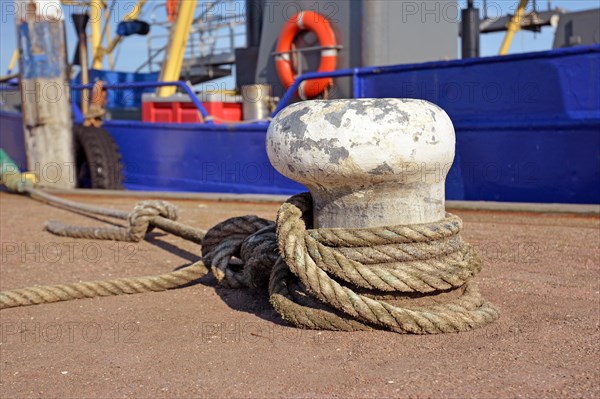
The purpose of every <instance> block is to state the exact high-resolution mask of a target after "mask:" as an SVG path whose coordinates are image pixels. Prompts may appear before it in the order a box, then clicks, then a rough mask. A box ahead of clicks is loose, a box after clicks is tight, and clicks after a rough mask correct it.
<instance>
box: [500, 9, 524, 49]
mask: <svg viewBox="0 0 600 399" xmlns="http://www.w3.org/2000/svg"><path fill="white" fill-rule="evenodd" d="M528 2H529V0H521V1H520V2H519V6H518V7H517V12H516V13H515V15H513V17H512V18H511V19H510V22H509V23H508V26H507V29H506V36H504V40H503V41H502V46H500V53H499V54H500V55H505V54H506V53H508V49H509V48H510V44H511V43H512V41H513V38H514V37H515V33H516V32H517V31H519V30H520V29H521V19H522V18H523V14H525V7H527V3H528Z"/></svg>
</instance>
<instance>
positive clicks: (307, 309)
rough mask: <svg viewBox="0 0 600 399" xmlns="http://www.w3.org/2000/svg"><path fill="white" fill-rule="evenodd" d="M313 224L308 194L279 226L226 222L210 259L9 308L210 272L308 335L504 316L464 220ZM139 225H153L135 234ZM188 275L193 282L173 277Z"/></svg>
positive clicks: (22, 297) (466, 323)
mask: <svg viewBox="0 0 600 399" xmlns="http://www.w3.org/2000/svg"><path fill="white" fill-rule="evenodd" d="M169 205H170V204H169ZM148 209H151V211H149V210H148ZM134 214H135V215H137V216H135V217H134V216H132V215H134ZM159 215H160V216H163V217H164V216H167V217H169V216H171V217H173V216H175V215H176V211H173V210H172V209H171V208H169V207H168V206H167V205H163V204H160V206H159V205H158V204H157V203H156V202H154V203H151V204H149V203H141V204H138V206H136V208H134V211H133V212H132V213H131V214H130V217H129V228H126V229H123V228H120V230H118V229H117V230H115V229H114V228H112V230H110V231H111V232H112V233H114V234H112V235H111V234H108V235H107V234H106V232H107V231H109V230H106V231H105V230H101V233H97V232H95V231H93V230H82V229H81V228H72V227H69V226H62V225H61V229H60V234H61V235H62V234H65V235H69V234H81V232H82V231H85V234H88V235H86V237H88V238H101V239H119V240H131V239H132V238H134V239H138V238H139V237H141V238H143V236H144V234H145V232H146V231H147V229H148V226H149V225H150V223H151V221H152V218H153V217H157V216H159ZM140 220H141V222H139V221H140ZM311 220H312V200H311V197H310V194H308V193H305V194H300V195H297V196H293V197H291V198H290V199H289V200H288V201H287V202H286V203H284V204H283V205H282V206H281V207H280V209H279V212H278V215H277V221H276V222H275V223H274V222H272V221H269V220H266V219H262V218H259V217H257V216H243V217H236V218H231V219H228V220H225V221H223V222H221V223H219V224H217V225H216V226H214V227H213V228H212V229H210V230H209V231H208V232H206V235H205V236H204V238H203V240H202V255H203V257H202V262H197V263H196V264H193V265H191V266H189V267H188V268H186V269H182V270H180V271H177V272H172V273H168V274H165V275H161V276H156V277H146V278H140V279H146V280H139V279H138V280H135V279H121V280H114V281H112V282H95V283H77V284H72V285H61V286H51V287H35V288H30V289H25V290H14V291H7V292H2V293H0V308H4V307H10V306H19V305H27V304H37V303H43V302H55V301H60V300H68V299H75V298H85V297H92V296H103V295H118V294H131V293H138V292H147V291H158V290H163V289H171V288H176V287H178V286H181V285H185V284H187V283H189V282H190V281H192V280H194V279H197V278H199V277H201V276H202V275H204V274H205V273H207V271H208V269H207V268H206V267H205V266H204V265H207V266H208V267H210V269H211V270H212V272H213V274H214V275H215V277H216V278H217V280H218V281H219V283H220V284H221V285H223V286H226V287H231V288H243V287H252V288H256V289H262V290H268V292H269V296H270V301H271V304H272V305H273V307H274V308H275V310H276V311H277V312H278V313H279V314H280V315H281V316H282V317H283V318H284V319H285V320H287V321H289V322H290V323H292V324H294V325H296V326H298V327H302V328H310V329H329V330H342V331H355V330H365V329H370V328H385V329H389V330H392V331H395V332H398V333H414V334H433V333H447V332H459V331H467V330H470V329H473V328H476V327H480V326H482V325H485V324H487V323H489V322H491V321H493V320H495V319H496V318H497V317H498V312H497V310H496V309H495V308H494V307H493V306H492V305H491V304H490V303H489V302H487V301H485V300H484V299H483V298H482V297H481V295H480V293H479V291H478V289H477V287H476V285H475V284H474V283H473V282H472V281H471V279H472V278H473V277H474V276H475V275H476V274H477V273H478V272H479V271H480V270H481V266H482V262H481V260H480V258H479V257H478V255H477V254H476V252H475V251H474V250H473V248H472V247H470V246H469V245H468V244H467V243H465V242H463V241H462V239H461V238H460V236H459V233H460V230H461V228H462V222H461V220H460V219H459V218H458V217H457V216H454V215H451V214H447V216H446V218H445V219H444V220H442V221H440V222H435V223H428V224H420V225H411V226H390V227H378V228H369V229H310V226H311V224H310V223H311ZM136 223H137V224H136ZM134 225H135V226H138V225H139V226H145V227H143V228H141V227H137V228H136V229H135V231H133V230H134V229H133V228H132V226H134ZM55 226H56V225H55ZM144 229H146V230H144ZM96 230H97V229H96ZM52 231H54V232H57V231H59V230H58V229H52ZM140 232H141V233H140ZM141 238H140V239H141ZM184 271H185V274H186V276H179V275H177V276H173V275H172V274H173V273H183V272H184ZM147 279H151V280H150V281H149V280H147ZM178 279H179V280H178ZM134 280H135V283H133V282H132V281H134ZM117 281H118V282H119V283H116V282H117ZM10 301H12V302H10ZM19 301H22V302H19Z"/></svg>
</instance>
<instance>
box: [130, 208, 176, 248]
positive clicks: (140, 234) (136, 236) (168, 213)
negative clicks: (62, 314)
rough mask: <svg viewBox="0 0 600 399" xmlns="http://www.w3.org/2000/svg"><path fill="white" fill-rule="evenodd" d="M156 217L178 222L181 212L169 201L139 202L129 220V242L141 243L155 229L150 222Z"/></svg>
mask: <svg viewBox="0 0 600 399" xmlns="http://www.w3.org/2000/svg"><path fill="white" fill-rule="evenodd" d="M156 216H162V217H164V218H167V219H170V220H177V218H178V216H179V210H178V209H177V207H176V206H175V205H173V204H171V203H170V202H167V201H159V200H153V201H141V202H138V203H137V204H136V205H135V207H134V208H133V210H132V211H131V213H129V216H128V218H127V220H128V222H129V229H128V236H129V241H133V242H139V241H141V240H143V239H144V237H145V236H146V234H147V233H149V232H150V231H152V229H153V228H154V227H153V226H151V225H150V221H152V219H154V218H155V217H156Z"/></svg>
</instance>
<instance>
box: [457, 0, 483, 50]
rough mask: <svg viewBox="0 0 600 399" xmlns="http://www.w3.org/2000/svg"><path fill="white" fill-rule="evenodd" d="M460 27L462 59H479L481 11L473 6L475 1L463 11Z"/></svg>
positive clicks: (470, 2)
mask: <svg viewBox="0 0 600 399" xmlns="http://www.w3.org/2000/svg"><path fill="white" fill-rule="evenodd" d="M460 26H461V30H462V32H461V35H460V38H461V53H462V58H477V57H479V9H478V8H475V7H474V6H473V0H469V2H468V5H467V8H463V9H462V10H461V25H460Z"/></svg>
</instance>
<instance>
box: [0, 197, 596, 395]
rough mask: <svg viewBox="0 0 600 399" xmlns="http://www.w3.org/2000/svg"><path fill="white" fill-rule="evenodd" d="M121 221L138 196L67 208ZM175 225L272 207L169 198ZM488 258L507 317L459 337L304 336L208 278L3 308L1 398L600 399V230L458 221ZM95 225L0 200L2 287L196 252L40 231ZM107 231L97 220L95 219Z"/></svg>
mask: <svg viewBox="0 0 600 399" xmlns="http://www.w3.org/2000/svg"><path fill="white" fill-rule="evenodd" d="M68 198H69V199H73V200H77V201H82V202H85V203H90V204H98V205H103V206H110V207H114V208H118V209H122V210H127V211H128V210H130V209H131V208H132V206H133V205H134V204H135V202H136V201H138V200H139V198H127V197H121V198H109V197H96V198H94V197H90V196H85V197H83V196H70V197H68ZM171 202H173V203H174V204H176V205H177V206H179V208H180V210H181V212H180V220H181V221H183V222H186V223H189V224H191V225H193V226H196V227H200V228H206V229H208V228H210V227H211V226H213V225H214V224H216V223H217V222H219V221H222V220H224V219H226V218H228V217H232V216H239V215H247V214H256V215H259V216H261V217H265V218H270V219H273V218H274V217H275V212H276V210H277V208H278V205H279V204H277V203H269V202H255V203H252V202H239V201H238V202H234V201H211V200H197V199H187V200H171ZM455 213H456V214H458V215H459V216H460V217H461V218H463V221H464V230H463V232H462V235H463V237H464V238H465V240H467V241H469V242H471V243H472V244H474V245H475V246H476V247H477V248H478V249H479V251H480V253H481V254H482V256H483V258H484V260H485V266H484V270H483V271H482V273H481V274H480V275H479V276H478V277H477V279H476V281H478V283H479V286H480V288H481V291H482V293H483V295H484V297H485V298H486V299H488V300H490V301H491V302H493V303H494V304H495V305H496V306H497V307H498V308H499V309H500V311H501V316H500V319H499V320H498V321H497V322H495V323H493V324H490V325H489V326H487V327H486V328H483V329H479V330H475V331H472V332H468V333H460V334H449V335H436V336H411V335H399V334H395V333H392V332H387V331H368V332H352V333H344V332H331V331H322V332H317V331H306V330H299V329H296V328H294V327H291V326H289V325H287V324H286V323H285V322H283V321H282V320H281V319H280V318H279V316H278V315H277V314H276V313H275V311H274V310H273V309H272V308H271V306H270V304H269V302H268V299H267V298H266V295H261V294H260V293H257V292H253V291H250V290H231V289H224V288H217V287H216V281H215V279H214V278H213V277H212V276H210V275H209V276H206V277H204V278H202V279H201V282H200V283H199V284H196V285H194V286H191V287H187V288H182V289H177V290H173V291H168V292H161V293H148V294H140V295H124V296H116V297H104V298H95V299H83V300H75V301H70V302H62V303H55V304H47V305H38V306H29V307H21V308H11V309H5V310H2V311H1V312H0V334H1V335H0V397H2V398H32V397H36V398H37V397H39V398H120V397H131V398H150V397H152V398H162V397H177V398H188V397H207V398H215V397H219V398H221V397H223V398H225V397H234V398H265V397H290V398H347V397H356V398H365V397H372V398H381V397H384V398H387V397H402V398H440V397H441V398H521V397H523V398H559V397H564V398H580V397H581V398H598V397H600V321H599V317H600V286H599V281H600V279H599V277H600V218H599V217H598V216H593V215H592V216H590V215H575V214H557V213H553V214H549V213H533V212H529V213H525V212H503V211H473V210H457V211H456V212H455ZM51 219H53V220H60V221H63V222H66V223H73V224H78V225H100V222H99V221H98V220H94V219H91V218H88V217H84V216H82V215H77V214H73V213H69V212H66V211H63V210H60V209H57V208H53V207H50V206H47V205H43V204H40V203H38V202H34V201H32V200H30V199H27V198H24V197H21V196H17V195H12V194H6V193H0V234H1V266H0V289H2V290H8V289H14V288H22V287H27V286H31V285H41V284H58V283H67V282H77V281H88V280H100V279H111V278H119V277H127V276H142V275H152V274H157V273H162V272H167V271H171V270H173V269H175V268H177V267H180V266H183V265H188V264H190V263H191V262H194V261H196V260H197V259H198V258H199V256H200V248H199V247H198V245H197V244H194V243H190V242H187V241H184V240H182V239H180V238H177V237H173V236H171V235H167V234H165V233H163V232H161V231H159V230H154V231H153V232H152V233H150V234H149V239H148V240H147V241H143V242H140V243H136V244H131V243H123V242H110V241H96V240H81V239H71V238H61V237H55V236H52V235H50V234H49V233H47V232H44V231H43V230H42V226H43V224H44V222H45V221H47V220H51ZM101 219H102V218H101Z"/></svg>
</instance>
